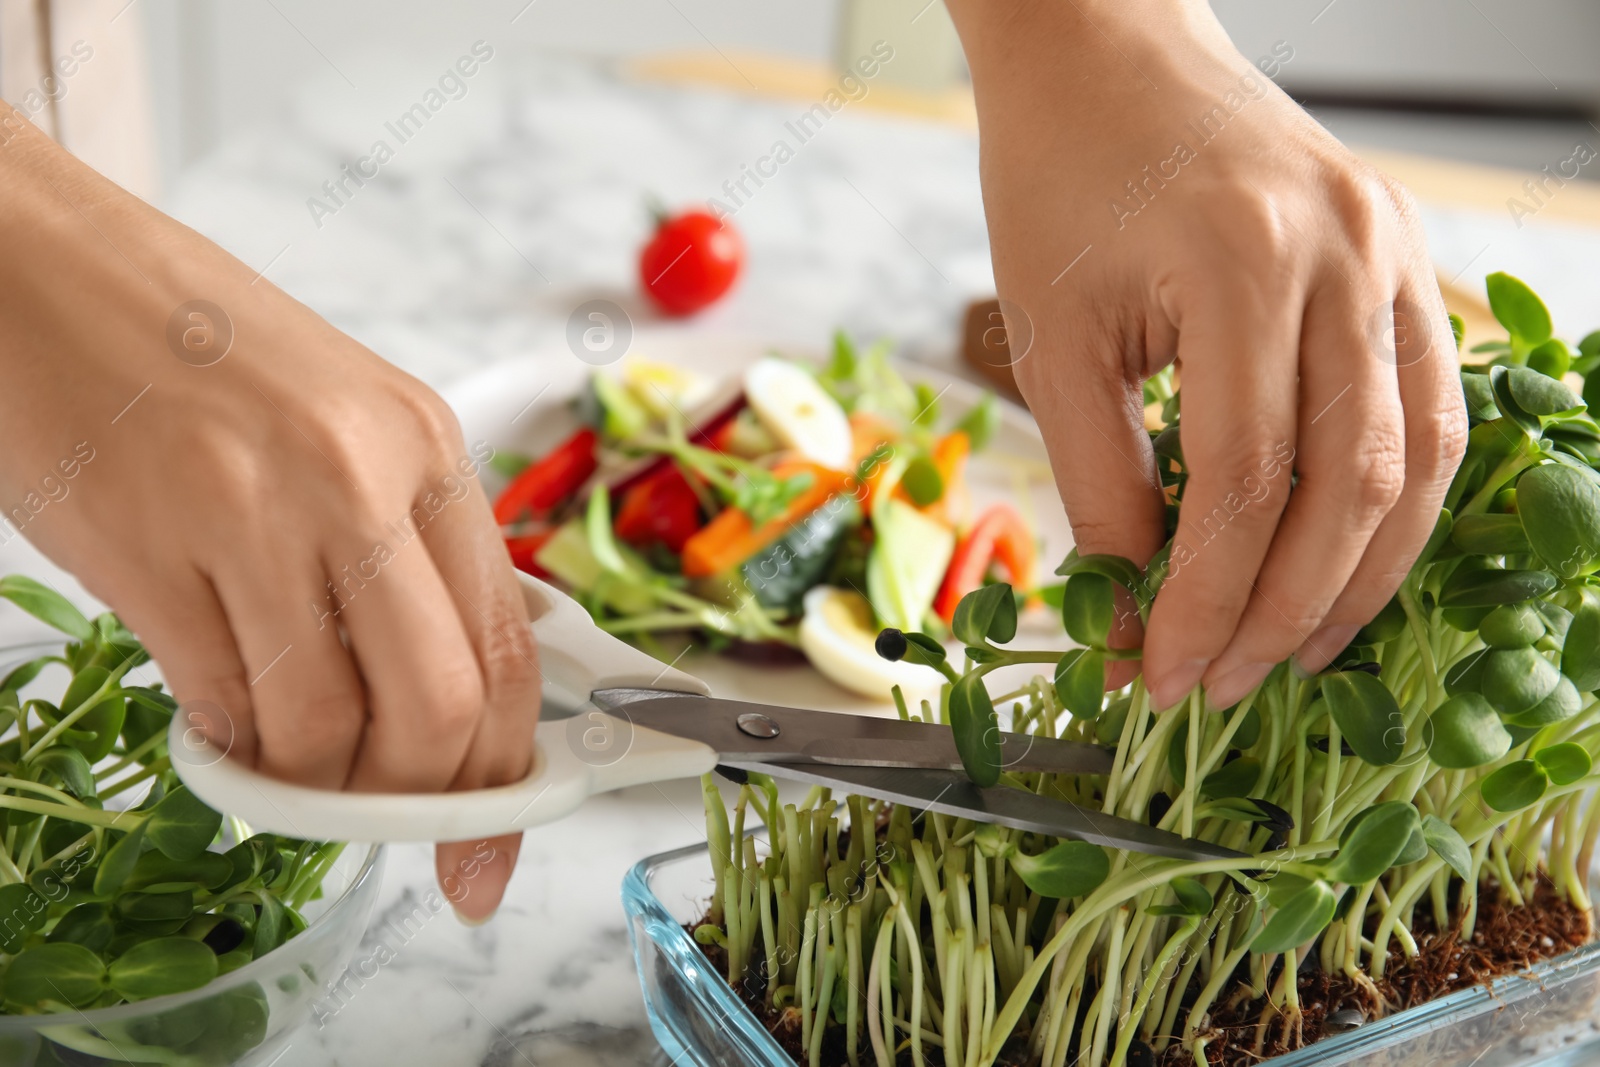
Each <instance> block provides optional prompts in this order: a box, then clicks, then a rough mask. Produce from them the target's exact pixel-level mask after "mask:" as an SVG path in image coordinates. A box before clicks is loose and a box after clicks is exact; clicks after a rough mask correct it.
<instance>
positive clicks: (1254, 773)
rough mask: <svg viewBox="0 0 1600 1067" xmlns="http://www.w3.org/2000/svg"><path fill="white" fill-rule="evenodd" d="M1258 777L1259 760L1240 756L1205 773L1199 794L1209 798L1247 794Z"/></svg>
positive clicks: (1253, 786) (1259, 770) (1259, 775)
mask: <svg viewBox="0 0 1600 1067" xmlns="http://www.w3.org/2000/svg"><path fill="white" fill-rule="evenodd" d="M1260 779H1261V761H1260V760H1258V759H1256V758H1254V757H1253V756H1240V757H1239V758H1238V759H1234V760H1229V761H1228V762H1227V763H1224V764H1223V765H1222V766H1221V767H1219V768H1218V769H1217V770H1214V771H1212V772H1211V773H1210V774H1208V775H1206V777H1205V780H1204V781H1202V782H1201V783H1200V795H1201V796H1203V797H1207V798H1209V799H1211V800H1221V799H1225V798H1228V797H1243V796H1248V795H1249V794H1250V791H1251V790H1253V789H1254V788H1255V786H1256V782H1258V781H1260Z"/></svg>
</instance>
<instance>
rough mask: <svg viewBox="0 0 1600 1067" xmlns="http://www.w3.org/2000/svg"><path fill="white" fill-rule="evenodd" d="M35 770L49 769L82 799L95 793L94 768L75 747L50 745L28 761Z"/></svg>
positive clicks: (74, 794) (73, 793)
mask: <svg viewBox="0 0 1600 1067" xmlns="http://www.w3.org/2000/svg"><path fill="white" fill-rule="evenodd" d="M28 762H29V763H31V764H32V765H33V767H34V768H35V769H36V770H40V771H49V772H50V773H51V774H53V775H55V776H56V777H57V778H59V779H61V784H62V785H64V786H66V787H67V789H68V791H69V792H71V793H72V795H73V796H75V797H78V798H79V799H82V798H84V797H92V796H94V795H95V782H94V768H92V767H91V766H90V765H89V760H88V758H87V757H86V756H84V754H83V753H82V752H80V751H78V750H77V749H75V748H69V747H68V746H66V745H52V746H51V747H49V748H47V749H45V750H44V751H43V752H41V753H39V754H38V755H37V756H35V757H33V759H31V760H29V761H28Z"/></svg>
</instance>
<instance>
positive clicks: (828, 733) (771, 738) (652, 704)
mask: <svg viewBox="0 0 1600 1067" xmlns="http://www.w3.org/2000/svg"><path fill="white" fill-rule="evenodd" d="M592 699H593V700H594V702H595V704H596V705H597V706H599V707H600V708H601V709H602V710H605V711H607V712H610V713H611V714H612V715H614V716H618V717H623V718H626V719H627V720H629V721H631V722H632V723H633V724H634V725H637V726H647V727H649V728H650V729H653V730H660V731H662V732H663V733H669V734H673V735H675V736H677V737H684V738H689V739H692V740H695V741H699V742H701V743H702V744H706V745H710V746H711V747H712V748H714V749H716V750H717V751H718V752H720V753H722V754H723V755H724V756H726V757H728V758H727V759H725V760H724V761H723V762H724V763H727V764H729V765H730V766H731V765H733V764H735V763H736V762H739V763H740V764H741V765H742V763H771V762H780V761H781V762H789V763H818V764H827V765H830V766H832V765H848V766H854V767H872V768H880V767H916V768H939V769H945V770H959V769H960V768H961V754H960V753H959V752H957V751H956V742H955V736H954V734H952V733H951V731H950V728H949V727H948V726H939V725H933V724H929V723H921V722H904V721H902V720H900V719H882V718H875V717H873V716H868V715H845V714H841V713H839V712H832V711H808V710H806V709H804V708H787V707H782V706H780V705H774V704H755V703H751V702H748V701H743V700H723V699H721V698H718V697H702V696H695V695H692V694H685V693H667V692H666V691H664V690H638V689H602V690H598V691H596V692H595V693H594V695H593V698H592ZM750 715H756V716H760V717H761V720H763V721H762V722H761V725H762V726H763V727H765V728H766V729H769V730H770V729H775V730H776V733H771V734H770V735H769V734H765V733H763V732H762V731H759V730H757V731H754V732H752V730H751V729H750V728H749V727H748V720H747V727H746V728H741V726H740V720H741V718H743V717H745V716H750ZM1001 753H1002V762H1003V764H1004V766H1005V767H1006V768H1007V769H1008V770H1014V771H1042V772H1045V773H1048V774H1110V773H1111V764H1112V758H1113V757H1112V752H1111V750H1109V749H1105V748H1101V747H1100V746H1099V745H1091V744H1085V743H1084V742H1081V741H1058V740H1056V739H1055V738H1050V737H1035V736H1033V735H1031V734H1013V733H1003V734H1001Z"/></svg>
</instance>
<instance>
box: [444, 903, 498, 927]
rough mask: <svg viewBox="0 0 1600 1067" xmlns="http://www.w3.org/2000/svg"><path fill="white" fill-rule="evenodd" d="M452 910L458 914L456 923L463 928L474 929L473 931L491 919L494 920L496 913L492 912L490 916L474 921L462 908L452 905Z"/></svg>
mask: <svg viewBox="0 0 1600 1067" xmlns="http://www.w3.org/2000/svg"><path fill="white" fill-rule="evenodd" d="M450 910H451V911H453V912H455V913H456V921H457V922H459V923H460V924H461V925H462V926H465V927H468V928H472V929H476V928H477V927H479V926H482V925H483V924H484V923H486V922H488V921H489V920H490V919H492V918H494V913H493V912H491V913H490V914H488V915H485V916H483V917H482V918H477V919H474V918H473V917H472V916H470V915H468V914H467V913H466V912H464V911H462V910H461V909H460V908H458V907H456V906H455V905H454V904H452V905H450Z"/></svg>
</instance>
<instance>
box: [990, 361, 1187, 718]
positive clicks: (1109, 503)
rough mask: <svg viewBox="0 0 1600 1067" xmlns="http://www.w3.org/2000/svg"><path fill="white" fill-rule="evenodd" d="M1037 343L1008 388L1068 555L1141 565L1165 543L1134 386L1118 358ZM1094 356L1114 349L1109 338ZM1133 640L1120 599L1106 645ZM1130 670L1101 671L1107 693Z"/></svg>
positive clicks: (1119, 664)
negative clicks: (1048, 473) (1024, 405)
mask: <svg viewBox="0 0 1600 1067" xmlns="http://www.w3.org/2000/svg"><path fill="white" fill-rule="evenodd" d="M1060 335H1061V336H1065V331H1061V332H1060ZM1041 344H1043V348H1042V352H1041V353H1040V354H1035V355H1034V357H1033V358H1032V359H1031V360H1027V359H1025V360H1023V361H1022V362H1020V363H1018V364H1017V380H1018V383H1019V385H1020V386H1021V388H1022V391H1023V395H1024V396H1025V397H1026V398H1027V401H1028V407H1029V409H1030V410H1031V411H1032V412H1033V413H1034V415H1035V417H1036V418H1037V420H1038V422H1039V426H1040V429H1041V431H1042V434H1043V436H1044V443H1045V450H1046V452H1047V453H1048V455H1049V457H1050V468H1051V470H1052V471H1053V472H1054V474H1055V479H1056V487H1057V489H1058V490H1059V491H1060V493H1061V501H1062V503H1063V505H1065V507H1066V511H1067V519H1068V521H1069V522H1070V523H1071V525H1072V536H1073V541H1074V542H1075V544H1076V546H1077V550H1078V552H1079V554H1080V555H1090V554H1093V553H1110V554H1112V555H1118V556H1123V557H1126V558H1127V559H1130V560H1132V561H1133V562H1134V563H1137V564H1138V565H1140V566H1143V565H1144V564H1145V563H1146V562H1148V561H1149V559H1150V557H1151V556H1152V555H1153V554H1154V553H1155V551H1156V550H1157V549H1158V548H1160V547H1161V545H1162V542H1163V541H1165V540H1166V511H1165V499H1166V498H1165V494H1164V493H1163V492H1162V489H1161V481H1160V478H1159V477H1158V476H1157V474H1156V467H1155V453H1154V452H1153V451H1152V450H1151V447H1150V435H1149V434H1148V433H1147V432H1146V431H1145V428H1144V389H1143V386H1142V385H1141V384H1140V383H1139V381H1137V380H1136V379H1135V378H1132V377H1130V376H1125V375H1123V374H1122V373H1121V368H1122V366H1123V362H1122V360H1121V358H1120V357H1119V358H1115V359H1113V360H1109V361H1108V360H1107V359H1105V356H1104V353H1103V352H1100V351H1089V350H1087V349H1085V346H1084V345H1083V343H1082V342H1078V343H1075V344H1073V345H1071V346H1069V345H1067V344H1056V345H1055V346H1053V347H1052V346H1050V345H1049V344H1048V341H1047V340H1046V339H1044V338H1040V339H1039V340H1036V342H1035V346H1036V347H1039V346H1041ZM1102 347H1103V348H1105V349H1110V350H1113V351H1121V350H1122V348H1123V345H1122V343H1121V342H1120V341H1118V340H1116V339H1115V335H1114V334H1112V335H1110V336H1106V337H1104V339H1103V341H1102ZM1074 350H1076V351H1074ZM1052 353H1053V354H1054V355H1052ZM1142 638H1143V627H1142V626H1141V624H1140V621H1139V615H1138V612H1137V611H1136V610H1134V609H1133V604H1132V600H1131V598H1125V601H1124V602H1119V610H1118V611H1117V613H1116V619H1115V622H1114V624H1113V627H1112V630H1111V634H1110V638H1109V642H1108V643H1109V645H1110V647H1112V648H1138V647H1139V645H1140V643H1141V641H1142ZM1138 670H1139V665H1138V664H1137V663H1136V662H1134V661H1127V660H1124V661H1116V662H1113V663H1110V664H1108V665H1107V670H1106V684H1107V688H1120V687H1121V686H1124V685H1126V684H1127V683H1128V682H1130V681H1132V680H1133V677H1134V675H1135V674H1137V673H1138Z"/></svg>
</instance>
